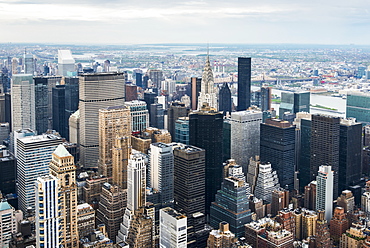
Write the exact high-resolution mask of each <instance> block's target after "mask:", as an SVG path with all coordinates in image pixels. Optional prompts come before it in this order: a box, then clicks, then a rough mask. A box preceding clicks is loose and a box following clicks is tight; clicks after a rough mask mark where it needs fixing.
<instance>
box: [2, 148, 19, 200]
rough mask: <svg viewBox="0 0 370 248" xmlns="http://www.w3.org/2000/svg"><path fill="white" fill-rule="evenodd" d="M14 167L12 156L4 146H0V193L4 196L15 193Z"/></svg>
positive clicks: (15, 163)
mask: <svg viewBox="0 0 370 248" xmlns="http://www.w3.org/2000/svg"><path fill="white" fill-rule="evenodd" d="M16 165H17V162H16V159H15V157H14V155H13V154H11V153H10V152H9V150H7V148H6V146H0V191H1V193H3V194H4V195H7V194H10V193H13V194H15V193H16V184H15V179H16V168H17V167H16Z"/></svg>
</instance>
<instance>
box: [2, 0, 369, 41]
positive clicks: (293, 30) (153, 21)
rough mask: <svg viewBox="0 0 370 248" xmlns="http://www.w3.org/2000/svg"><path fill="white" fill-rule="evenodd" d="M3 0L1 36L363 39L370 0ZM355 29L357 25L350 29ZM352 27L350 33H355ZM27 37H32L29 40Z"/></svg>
mask: <svg viewBox="0 0 370 248" xmlns="http://www.w3.org/2000/svg"><path fill="white" fill-rule="evenodd" d="M52 2H53V3H51V1H50V0H34V1H30V0H0V30H2V34H3V35H2V36H0V42H8V41H13V42H24V40H22V38H23V39H24V38H25V37H27V39H29V41H32V42H69V43H73V42H79V43H84V42H86V43H91V42H93V43H104V42H111V43H152V42H153V43H157V42H158V43H166V42H193V43H194V42H231V43H235V42H237V43H248V42H249V43H258V42H262V43H273V42H286V43H292V42H298V43H299V42H301V43H307V42H308V43H320V42H321V41H323V42H325V43H330V41H332V42H334V43H338V42H341V43H347V42H351V43H357V42H356V40H359V41H362V42H363V41H368V40H370V37H369V36H370V34H367V33H368V31H367V30H366V27H368V25H366V24H367V23H370V16H369V14H368V12H369V11H368V10H370V1H368V0H351V1H344V0H324V1H323V0H310V1H296V0H279V1H276V0H254V1H252V0H249V1H245V0H228V1H224V0H213V1H210V0H192V1H180V0H172V1H169V0H156V1H153V0H143V1H140V2H139V1H135V0H105V1H104V2H103V1H101V0H79V1H75V0H63V1H62V0H56V1H52ZM351 30H356V32H351ZM349 33H351V36H349V35H348V34H349ZM27 41H28V40H27Z"/></svg>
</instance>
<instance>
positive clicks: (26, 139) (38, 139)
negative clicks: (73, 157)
mask: <svg viewBox="0 0 370 248" xmlns="http://www.w3.org/2000/svg"><path fill="white" fill-rule="evenodd" d="M61 139H62V138H61V137H59V136H56V135H54V134H42V135H36V136H28V137H23V138H20V139H19V140H21V141H22V142H23V143H24V144H28V143H34V142H42V141H48V140H61Z"/></svg>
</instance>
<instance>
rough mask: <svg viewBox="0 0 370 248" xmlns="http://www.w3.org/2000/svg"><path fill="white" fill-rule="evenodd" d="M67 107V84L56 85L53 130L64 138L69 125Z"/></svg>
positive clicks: (54, 90) (54, 89)
mask: <svg viewBox="0 0 370 248" xmlns="http://www.w3.org/2000/svg"><path fill="white" fill-rule="evenodd" d="M65 109H66V107H65V85H56V86H55V87H54V88H53V130H55V131H57V132H59V134H60V136H62V137H63V138H64V137H65V135H66V133H65V132H66V125H67V122H66V114H65Z"/></svg>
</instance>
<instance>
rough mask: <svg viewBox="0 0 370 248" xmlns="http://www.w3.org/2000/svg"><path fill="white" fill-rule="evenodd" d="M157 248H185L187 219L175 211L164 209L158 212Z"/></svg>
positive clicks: (168, 208)
mask: <svg viewBox="0 0 370 248" xmlns="http://www.w3.org/2000/svg"><path fill="white" fill-rule="evenodd" d="M159 215H160V222H159V247H161V248H167V247H178V248H186V247H187V218H186V216H185V215H183V214H181V213H179V212H177V211H176V210H174V209H172V208H170V207H166V208H162V209H161V210H160V213H159Z"/></svg>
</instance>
